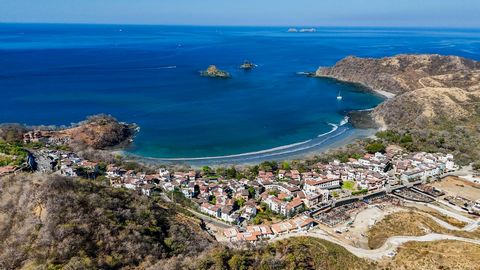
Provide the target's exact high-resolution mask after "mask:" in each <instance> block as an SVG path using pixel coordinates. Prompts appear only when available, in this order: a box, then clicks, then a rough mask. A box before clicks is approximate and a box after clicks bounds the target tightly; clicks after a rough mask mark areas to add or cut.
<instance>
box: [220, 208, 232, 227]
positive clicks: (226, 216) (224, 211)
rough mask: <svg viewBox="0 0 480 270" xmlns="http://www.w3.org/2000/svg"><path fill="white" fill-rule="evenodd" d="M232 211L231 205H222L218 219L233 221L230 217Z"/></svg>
mask: <svg viewBox="0 0 480 270" xmlns="http://www.w3.org/2000/svg"><path fill="white" fill-rule="evenodd" d="M232 213H233V207H231V206H224V207H222V208H221V216H220V219H222V220H224V221H226V222H230V223H233V222H235V220H234V219H233V218H232V216H231V215H232Z"/></svg>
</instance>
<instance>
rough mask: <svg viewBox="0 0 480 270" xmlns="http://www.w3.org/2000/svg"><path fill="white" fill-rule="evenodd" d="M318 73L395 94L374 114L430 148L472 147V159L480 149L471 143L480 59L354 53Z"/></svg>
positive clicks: (479, 122) (477, 119)
mask: <svg viewBox="0 0 480 270" xmlns="http://www.w3.org/2000/svg"><path fill="white" fill-rule="evenodd" d="M316 76H317V77H328V78H333V79H337V80H341V81H345V82H351V83H358V84H361V85H364V86H366V87H368V88H370V89H373V90H376V91H378V92H380V93H384V94H386V95H388V96H390V95H391V96H392V97H391V98H390V99H387V100H386V101H385V102H383V103H382V104H381V105H380V106H378V107H377V108H375V110H374V111H373V113H372V115H373V117H374V119H375V121H376V122H377V124H379V125H380V126H383V127H384V128H388V129H396V130H402V131H408V132H411V133H414V134H417V135H418V136H419V137H420V138H421V139H422V140H423V141H428V150H437V149H442V148H443V149H448V150H450V151H455V150H456V151H457V153H458V154H459V155H460V154H461V152H465V151H464V150H465V149H468V150H467V152H469V154H470V156H471V158H475V157H476V156H478V153H479V152H480V149H479V148H478V145H477V144H474V145H473V144H472V145H470V142H471V139H472V137H473V138H477V137H478V136H479V134H478V133H479V131H480V106H479V105H480V62H476V61H473V60H470V59H465V58H461V57H458V56H441V55H398V56H394V57H386V58H381V59H373V58H357V57H351V56H350V57H347V58H345V59H343V60H341V61H339V62H338V63H337V64H336V65H335V66H333V67H330V68H319V69H318V70H317V71H316ZM419 143H420V142H419ZM464 158H466V157H464Z"/></svg>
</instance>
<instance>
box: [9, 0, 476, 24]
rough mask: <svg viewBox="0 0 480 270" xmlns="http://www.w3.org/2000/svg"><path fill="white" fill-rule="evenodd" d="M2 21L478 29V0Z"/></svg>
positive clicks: (255, 3)
mask: <svg viewBox="0 0 480 270" xmlns="http://www.w3.org/2000/svg"><path fill="white" fill-rule="evenodd" d="M0 22H54V23H114V24H116V23H121V24H187V25H281V26H290V25H292V26H294V25H304V26H434V27H435V26H436V27H480V0H295V1H293V0H288V1H284V0H0Z"/></svg>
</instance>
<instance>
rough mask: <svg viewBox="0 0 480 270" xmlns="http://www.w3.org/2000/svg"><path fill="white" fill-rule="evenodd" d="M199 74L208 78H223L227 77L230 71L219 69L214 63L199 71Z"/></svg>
mask: <svg viewBox="0 0 480 270" xmlns="http://www.w3.org/2000/svg"><path fill="white" fill-rule="evenodd" d="M200 74H201V75H202V76H203V77H210V78H223V79H228V78H230V77H231V76H230V73H228V72H226V71H223V70H219V69H218V68H217V67H216V66H215V65H210V66H209V67H208V68H207V70H204V71H201V72H200Z"/></svg>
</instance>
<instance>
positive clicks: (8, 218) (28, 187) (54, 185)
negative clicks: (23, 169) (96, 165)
mask: <svg viewBox="0 0 480 270" xmlns="http://www.w3.org/2000/svg"><path fill="white" fill-rule="evenodd" d="M169 207H170V206H168V205H165V204H164V203H162V202H160V201H158V200H155V199H150V198H147V197H145V196H140V195H136V194H134V193H132V192H131V191H128V190H123V189H112V188H109V187H105V186H102V185H98V184H96V183H94V182H92V181H86V180H79V179H69V178H64V177H60V176H45V175H27V174H25V175H17V176H9V177H4V178H2V179H0V269H134V268H137V269H143V268H145V267H147V266H149V265H152V264H154V263H157V262H158V261H159V260H163V259H166V258H169V257H172V256H177V255H179V254H182V255H195V254H197V253H198V252H200V251H203V250H204V249H206V248H207V247H209V246H210V245H211V242H212V239H211V238H210V237H209V235H208V234H206V233H204V232H203V231H202V230H201V228H200V223H199V221H198V220H197V219H194V218H191V217H188V216H185V215H183V214H180V213H178V212H175V211H174V210H172V209H169Z"/></svg>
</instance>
